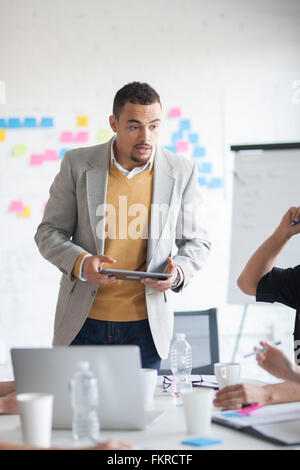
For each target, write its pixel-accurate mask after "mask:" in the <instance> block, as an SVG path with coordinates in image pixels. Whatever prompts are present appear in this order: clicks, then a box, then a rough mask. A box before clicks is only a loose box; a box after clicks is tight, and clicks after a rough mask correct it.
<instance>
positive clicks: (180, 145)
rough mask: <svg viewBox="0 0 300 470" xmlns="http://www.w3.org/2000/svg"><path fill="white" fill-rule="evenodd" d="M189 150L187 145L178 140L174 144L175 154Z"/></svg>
mask: <svg viewBox="0 0 300 470" xmlns="http://www.w3.org/2000/svg"><path fill="white" fill-rule="evenodd" d="M188 149H189V143H188V142H186V141H184V140H179V141H178V142H177V144H176V150H177V152H187V151H188Z"/></svg>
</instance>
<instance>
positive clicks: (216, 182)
mask: <svg viewBox="0 0 300 470" xmlns="http://www.w3.org/2000/svg"><path fill="white" fill-rule="evenodd" d="M207 186H208V187H209V189H219V188H222V187H223V181H222V179H221V178H212V179H211V180H210V181H209V182H208V185H207Z"/></svg>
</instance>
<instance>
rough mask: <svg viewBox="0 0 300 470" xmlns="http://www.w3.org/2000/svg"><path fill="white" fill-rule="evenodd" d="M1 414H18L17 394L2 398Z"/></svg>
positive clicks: (0, 400) (0, 403)
mask: <svg viewBox="0 0 300 470" xmlns="http://www.w3.org/2000/svg"><path fill="white" fill-rule="evenodd" d="M0 414H2V415H16V414H18V404H17V400H16V392H12V393H9V394H8V395H5V396H4V397H0Z"/></svg>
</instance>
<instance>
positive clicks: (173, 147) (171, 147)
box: [165, 145, 176, 153]
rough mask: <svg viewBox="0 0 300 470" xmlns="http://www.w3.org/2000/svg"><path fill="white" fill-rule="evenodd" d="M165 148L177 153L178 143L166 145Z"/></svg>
mask: <svg viewBox="0 0 300 470" xmlns="http://www.w3.org/2000/svg"><path fill="white" fill-rule="evenodd" d="M165 149H167V150H170V152H173V153H176V145H165Z"/></svg>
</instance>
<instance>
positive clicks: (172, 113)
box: [169, 108, 181, 118]
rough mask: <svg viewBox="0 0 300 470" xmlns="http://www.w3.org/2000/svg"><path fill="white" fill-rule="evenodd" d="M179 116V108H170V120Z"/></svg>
mask: <svg viewBox="0 0 300 470" xmlns="http://www.w3.org/2000/svg"><path fill="white" fill-rule="evenodd" d="M180 116H181V109H180V108H171V109H170V112H169V117H170V118H176V117H180Z"/></svg>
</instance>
